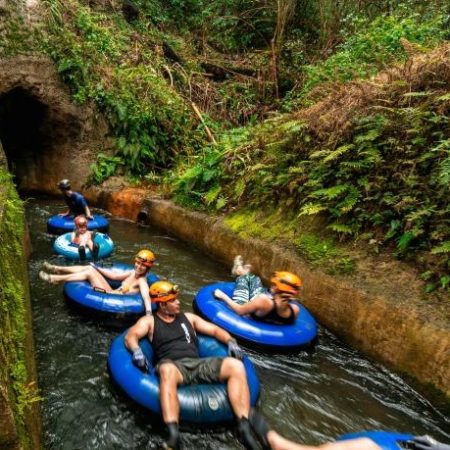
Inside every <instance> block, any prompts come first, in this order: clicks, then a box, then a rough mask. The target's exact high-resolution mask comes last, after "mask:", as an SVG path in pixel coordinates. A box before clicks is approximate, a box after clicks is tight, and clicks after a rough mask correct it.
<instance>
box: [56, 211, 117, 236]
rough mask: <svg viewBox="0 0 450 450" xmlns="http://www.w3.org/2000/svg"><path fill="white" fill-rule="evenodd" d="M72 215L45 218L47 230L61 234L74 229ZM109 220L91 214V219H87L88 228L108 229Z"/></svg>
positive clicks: (105, 230)
mask: <svg viewBox="0 0 450 450" xmlns="http://www.w3.org/2000/svg"><path fill="white" fill-rule="evenodd" d="M73 220H74V216H66V217H63V216H58V215H56V216H51V217H50V219H48V220H47V230H48V232H49V233H53V234H62V233H67V232H68V231H73V230H75V223H74V221H73ZM108 227H109V221H108V219H106V218H105V217H103V216H97V215H95V214H94V215H93V219H89V220H88V230H91V231H92V230H97V231H101V232H103V233H106V232H107V231H108Z"/></svg>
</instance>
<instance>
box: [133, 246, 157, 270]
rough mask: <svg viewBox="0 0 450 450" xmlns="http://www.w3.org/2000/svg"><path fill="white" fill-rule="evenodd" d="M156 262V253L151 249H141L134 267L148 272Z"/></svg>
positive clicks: (135, 259)
mask: <svg viewBox="0 0 450 450" xmlns="http://www.w3.org/2000/svg"><path fill="white" fill-rule="evenodd" d="M154 262H155V255H154V253H153V252H152V251H151V250H147V249H143V250H140V251H139V252H138V253H137V255H136V257H135V258H134V267H135V269H137V270H142V271H144V272H148V271H149V270H150V269H151V268H152V266H153V263H154Z"/></svg>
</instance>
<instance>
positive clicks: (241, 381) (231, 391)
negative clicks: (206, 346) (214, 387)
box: [220, 358, 250, 419]
mask: <svg viewBox="0 0 450 450" xmlns="http://www.w3.org/2000/svg"><path fill="white" fill-rule="evenodd" d="M220 379H221V380H222V381H226V382H227V392H228V398H229V400H230V403H231V407H232V408H233V412H234V414H235V416H236V417H237V418H238V419H240V418H242V417H246V418H248V414H249V412H250V392H249V390H248V384H247V375H246V373H245V368H244V364H243V363H242V361H239V360H237V359H235V358H225V359H224V360H223V363H222V367H221V368H220Z"/></svg>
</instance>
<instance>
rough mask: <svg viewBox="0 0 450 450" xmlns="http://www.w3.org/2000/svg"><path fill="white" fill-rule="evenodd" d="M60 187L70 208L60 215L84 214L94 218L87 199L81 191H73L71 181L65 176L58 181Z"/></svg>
mask: <svg viewBox="0 0 450 450" xmlns="http://www.w3.org/2000/svg"><path fill="white" fill-rule="evenodd" d="M58 188H59V189H60V191H61V192H62V193H63V195H64V200H65V202H66V204H67V206H68V208H69V210H68V211H66V212H65V213H60V214H59V215H60V216H63V217H66V216H75V217H76V216H81V215H84V216H86V218H88V219H92V218H93V217H92V214H91V211H90V209H89V206H88V204H87V202H86V199H85V198H84V197H83V196H82V195H81V194H80V193H79V192H75V191H72V189H71V187H70V181H69V180H68V179H67V178H65V179H64V180H61V181H60V182H59V183H58Z"/></svg>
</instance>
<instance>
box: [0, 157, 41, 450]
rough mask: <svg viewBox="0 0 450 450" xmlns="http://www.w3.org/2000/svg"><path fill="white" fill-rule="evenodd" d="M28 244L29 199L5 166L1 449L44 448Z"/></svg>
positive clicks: (0, 268) (0, 207)
mask: <svg viewBox="0 0 450 450" xmlns="http://www.w3.org/2000/svg"><path fill="white" fill-rule="evenodd" d="M0 153H1V148H0ZM27 249H29V243H28V235H27V232H26V226H25V220H24V209H23V203H22V202H21V200H20V199H19V197H18V195H17V192H16V190H15V187H14V185H13V183H12V180H11V177H10V175H9V174H8V172H7V171H6V170H5V169H4V168H2V167H0V448H4V449H9V450H13V449H33V450H35V449H39V448H40V434H41V433H40V430H41V425H40V414H39V406H38V405H39V397H38V391H37V384H36V380H37V375H36V366H35V360H34V349H33V332H32V323H31V305H30V293H29V288H28V286H29V283H28V270H27V264H26V253H27Z"/></svg>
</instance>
